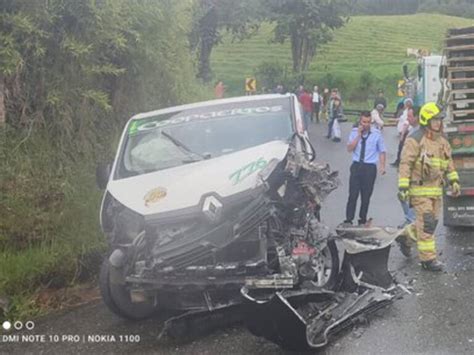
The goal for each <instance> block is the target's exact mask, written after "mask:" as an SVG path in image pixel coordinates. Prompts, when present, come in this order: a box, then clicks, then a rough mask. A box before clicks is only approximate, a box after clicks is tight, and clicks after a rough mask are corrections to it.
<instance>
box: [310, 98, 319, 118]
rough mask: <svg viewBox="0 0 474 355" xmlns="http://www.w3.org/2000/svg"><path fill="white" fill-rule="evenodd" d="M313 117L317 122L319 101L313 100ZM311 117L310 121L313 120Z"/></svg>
mask: <svg viewBox="0 0 474 355" xmlns="http://www.w3.org/2000/svg"><path fill="white" fill-rule="evenodd" d="M313 117H315V118H316V122H318V123H319V102H313ZM313 117H311V121H314V119H313Z"/></svg>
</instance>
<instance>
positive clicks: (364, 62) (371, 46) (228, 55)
mask: <svg viewBox="0 0 474 355" xmlns="http://www.w3.org/2000/svg"><path fill="white" fill-rule="evenodd" d="M472 24H473V21H472V20H469V19H463V18H458V17H450V16H444V15H433V14H417V15H409V16H356V17H353V18H351V19H350V21H349V23H348V24H347V25H346V26H345V27H343V28H341V29H339V30H337V31H336V33H335V36H334V40H333V41H331V42H330V43H328V44H326V45H324V46H323V47H322V48H321V49H320V50H319V53H318V54H317V56H316V57H315V58H314V60H313V62H312V63H311V65H310V73H309V75H308V77H309V78H320V77H322V76H324V75H325V74H326V73H332V74H335V75H342V76H344V77H347V78H348V79H349V80H351V77H352V78H358V77H359V76H360V73H361V72H363V71H370V72H372V73H373V74H374V75H375V76H376V77H377V78H378V79H379V80H382V81H384V79H385V81H390V82H393V83H394V85H395V83H396V78H398V77H400V76H401V66H402V64H403V63H404V62H405V61H407V57H406V49H407V48H427V49H430V50H431V51H432V52H433V53H439V52H440V50H441V48H442V41H443V38H444V35H445V33H446V30H447V29H448V28H451V27H463V26H468V25H472ZM271 32H272V26H271V25H269V24H266V25H264V26H263V27H262V28H261V31H260V33H259V34H258V35H256V36H255V37H252V38H251V39H248V40H245V41H243V42H238V43H232V42H231V41H230V40H229V39H228V38H226V39H225V40H224V43H223V44H221V45H219V46H218V47H216V49H215V51H214V52H213V55H212V58H211V61H212V67H213V70H214V74H215V76H216V78H219V79H221V80H223V81H224V82H225V83H226V84H227V85H228V86H229V93H230V94H233V95H238V94H241V93H242V92H243V91H242V90H243V89H242V88H243V80H244V78H245V77H246V76H248V75H252V73H253V72H254V69H255V68H256V67H257V66H258V64H260V63H261V62H264V61H278V62H280V63H285V64H288V70H290V69H291V54H290V50H289V44H283V45H280V44H271V43H269V39H270V38H271ZM257 80H258V78H257ZM311 84H312V83H311ZM393 91H394V90H393Z"/></svg>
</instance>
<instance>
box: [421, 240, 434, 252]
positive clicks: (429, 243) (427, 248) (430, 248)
mask: <svg viewBox="0 0 474 355" xmlns="http://www.w3.org/2000/svg"><path fill="white" fill-rule="evenodd" d="M416 246H417V248H418V251H420V252H422V253H435V252H436V243H435V241H434V240H420V239H418V241H417V242H416Z"/></svg>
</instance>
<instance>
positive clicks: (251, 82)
mask: <svg viewBox="0 0 474 355" xmlns="http://www.w3.org/2000/svg"><path fill="white" fill-rule="evenodd" d="M245 91H252V92H253V91H257V80H255V78H246V79H245Z"/></svg>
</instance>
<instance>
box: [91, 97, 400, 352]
mask: <svg viewBox="0 0 474 355" xmlns="http://www.w3.org/2000/svg"><path fill="white" fill-rule="evenodd" d="M314 159H315V152H314V149H313V147H312V146H311V144H310V142H309V140H308V136H307V132H305V131H304V129H303V124H302V117H301V112H300V109H299V104H298V102H297V100H296V97H295V96H294V95H262V96H254V97H243V98H233V99H225V100H215V101H209V102H204V103H197V104H191V105H185V106H178V107H174V108H169V109H164V110H159V111H154V112H150V113H145V114H139V115H137V116H134V117H133V118H132V119H131V120H130V121H129V122H128V124H127V126H126V127H125V130H124V133H123V135H122V139H121V141H120V145H119V149H118V152H117V156H116V158H115V161H114V163H113V166H112V168H111V170H110V172H108V171H106V174H104V171H102V172H101V170H98V178H99V179H98V180H99V182H101V184H102V185H103V186H104V187H106V192H105V195H104V198H103V202H102V209H101V224H102V228H103V230H104V233H105V235H106V236H107V241H108V244H109V248H110V255H109V257H108V259H107V260H106V261H105V262H104V264H103V267H102V270H101V276H100V288H101V292H102V296H103V299H104V302H105V303H106V304H107V306H108V307H109V308H110V309H111V310H112V311H113V312H114V313H116V314H118V315H120V316H122V317H125V318H131V319H141V318H146V317H148V316H151V315H153V314H154V313H156V312H157V311H159V310H162V309H174V310H182V311H187V312H189V314H190V315H191V316H192V315H195V314H199V313H200V312H209V311H216V310H220V309H226V308H228V307H231V306H235V305H240V306H241V307H243V308H239V309H243V313H245V314H248V315H249V317H247V324H248V326H249V329H250V330H251V331H252V332H253V333H254V334H256V335H261V336H264V337H266V338H267V339H270V340H272V341H275V342H277V343H278V344H280V345H281V346H283V347H286V348H292V349H305V348H316V347H320V346H324V345H325V344H326V343H327V341H328V337H329V336H330V335H331V334H333V333H335V332H336V331H337V330H340V329H342V328H344V326H347V325H349V324H350V323H351V322H352V320H353V319H355V318H357V317H359V316H360V315H361V314H362V313H364V312H370V311H373V310H374V309H377V308H379V307H380V306H382V305H385V304H386V303H388V302H389V301H390V300H391V299H392V298H393V292H392V293H391V291H390V290H392V291H393V288H392V289H390V287H391V286H392V283H393V282H392V279H391V277H390V275H389V274H388V271H387V259H388V250H389V248H390V243H391V242H393V240H394V239H395V237H396V236H397V235H398V234H397V232H396V231H394V230H388V229H380V228H371V229H367V230H366V229H361V228H357V229H355V230H351V229H341V230H338V231H337V233H335V234H331V233H330V231H329V229H328V228H327V227H326V226H324V225H323V224H322V223H321V222H320V221H319V209H320V206H321V204H322V201H323V200H324V199H325V197H326V196H327V195H328V194H329V193H330V192H331V191H333V190H334V189H336V188H337V186H338V180H337V173H336V172H332V171H331V170H330V168H329V166H328V165H326V164H317V163H315V162H314ZM367 236H368V237H367ZM337 238H342V240H344V243H346V244H347V245H348V249H347V250H346V254H345V260H344V262H343V267H342V271H343V272H342V275H340V273H339V258H338V252H337V249H336V243H335V240H336V239H337ZM367 253H376V254H377V257H376V258H375V259H374V261H373V262H372V263H371V262H364V260H367V255H366V254H367ZM360 255H361V256H362V257H361V258H359V259H358V256H360ZM369 256H370V255H369ZM374 263H378V264H377V265H373V264H374ZM368 282H370V283H368ZM332 290H336V291H337V292H334V291H332ZM179 319H180V320H182V319H183V317H180V318H179ZM184 319H185V317H184ZM272 323H273V326H268V324H272ZM168 324H169V325H172V324H173V322H172V321H171V322H169V323H168Z"/></svg>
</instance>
